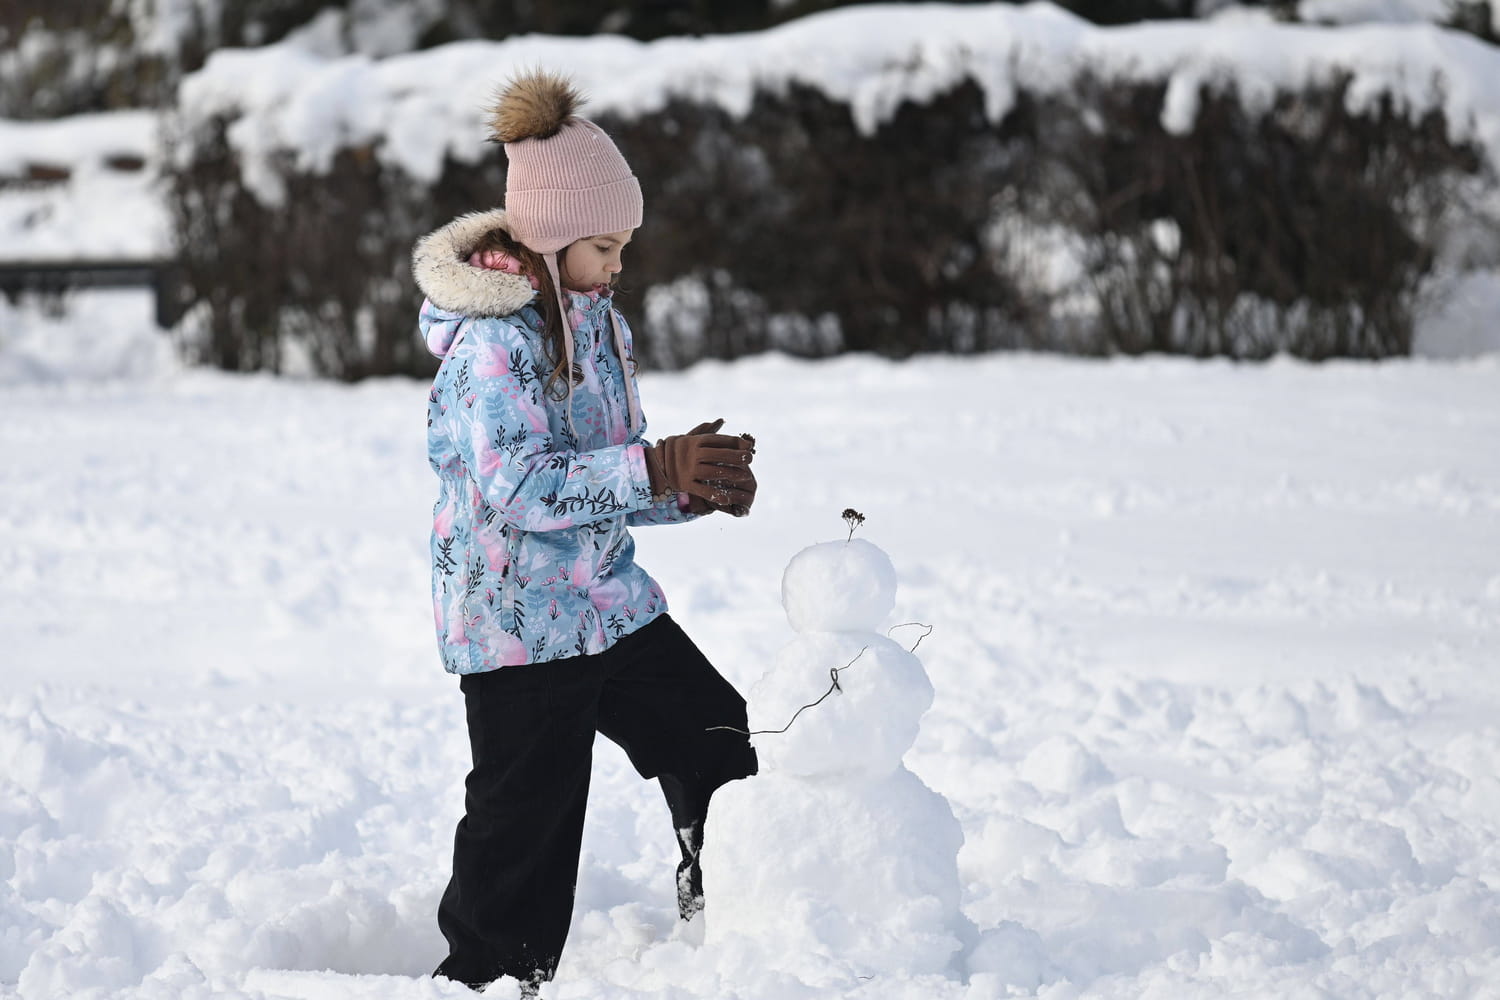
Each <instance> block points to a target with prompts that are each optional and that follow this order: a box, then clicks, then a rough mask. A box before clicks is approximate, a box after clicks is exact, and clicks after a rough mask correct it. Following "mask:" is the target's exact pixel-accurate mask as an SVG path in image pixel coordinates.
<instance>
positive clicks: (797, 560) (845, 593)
mask: <svg viewBox="0 0 1500 1000" xmlns="http://www.w3.org/2000/svg"><path fill="white" fill-rule="evenodd" d="M781 605H782V607H783V608H785V609H786V617H787V621H789V622H791V625H792V628H793V629H795V630H796V631H798V632H873V631H876V630H877V629H879V628H880V626H881V625H883V624H884V623H885V621H886V619H887V618H889V617H890V614H891V609H892V608H894V607H895V606H896V568H895V567H894V566H892V565H891V559H890V556H887V555H886V554H885V552H884V551H882V550H881V549H880V547H879V546H876V545H873V544H871V543H870V542H867V541H865V540H864V539H862V538H853V539H850V540H848V541H837V542H822V543H821V544H818V545H810V546H808V547H807V548H805V549H803V550H802V551H801V552H798V553H797V554H796V555H795V556H793V557H792V561H791V562H789V563H788V564H787V567H786V572H785V573H783V574H782V577H781Z"/></svg>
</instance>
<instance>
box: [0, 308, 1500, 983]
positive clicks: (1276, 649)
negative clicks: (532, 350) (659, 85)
mask: <svg viewBox="0 0 1500 1000" xmlns="http://www.w3.org/2000/svg"><path fill="white" fill-rule="evenodd" d="M629 308H630V307H629V306H628V305H627V310H628V309H629ZM91 326H92V324H85V323H78V324H75V325H73V326H71V327H68V326H64V327H60V328H58V329H57V330H55V331H54V334H53V335H55V336H56V337H57V338H58V345H57V351H58V353H59V354H60V355H61V356H64V357H66V356H68V354H69V352H75V351H77V350H78V347H79V345H83V344H86V343H89V342H90V341H86V340H85V339H84V338H94V337H95V334H94V331H93V329H91ZM68 337H75V338H77V340H76V341H69V342H64V341H65V338H68ZM127 353H131V354H132V356H135V357H142V356H145V357H150V356H152V353H153V352H152V351H150V350H147V351H145V352H144V354H142V353H141V350H140V348H139V345H136V346H135V347H134V348H131V351H130V352H127ZM0 357H3V352H0ZM138 367H139V368H141V369H144V373H137V374H136V375H134V376H132V377H131V378H130V379H128V380H117V381H104V380H97V379H91V380H79V379H76V378H74V379H60V380H59V379H52V378H48V377H46V375H47V372H48V369H46V368H45V366H44V365H42V363H41V362H40V361H38V362H36V363H35V364H34V365H33V368H32V369H28V371H23V372H16V371H11V372H10V373H9V377H8V378H4V379H0V457H3V461H0V636H3V645H0V677H3V684H4V687H3V689H0V762H3V764H0V996H4V997H19V998H24V1000H43V998H61V997H67V998H70V1000H78V998H104V997H132V998H152V1000H156V998H160V1000H168V998H170V1000H179V998H187V1000H194V998H206V997H243V998H255V1000H272V998H307V1000H324V998H334V997H338V998H341V1000H342V998H381V1000H386V998H390V1000H397V998H419V997H420V998H436V997H459V996H465V995H468V994H467V991H465V990H463V989H461V988H458V987H453V986H451V985H449V984H439V983H436V982H434V981H432V980H430V979H427V978H425V974H426V973H427V972H428V971H429V970H430V969H431V967H432V966H433V965H434V964H435V963H436V962H437V961H438V959H439V958H440V957H441V939H440V937H439V935H438V934H437V931H436V927H435V923H434V919H433V913H434V909H435V907H436V903H437V898H438V895H439V892H440V891H441V888H442V886H443V883H444V881H445V879H446V874H447V863H448V852H449V848H450V843H451V833H452V829H453V825H454V823H455V822H456V821H457V819H458V817H459V814H460V811H461V807H462V780H463V776H464V773H465V770H466V767H467V752H468V751H467V745H466V742H465V735H464V728H463V714H462V702H461V697H460V695H459V693H458V690H457V685H456V683H455V682H454V680H453V678H450V677H448V676H447V675H445V674H443V673H442V671H441V668H440V667H439V664H438V659H437V654H436V649H435V647H434V640H433V638H432V629H431V612H430V608H429V601H428V596H427V561H426V542H427V531H428V527H429V523H430V513H431V500H432V495H433V490H432V486H433V479H432V476H431V473H430V472H429V470H428V469H427V467H426V463H425V454H424V440H423V435H424V432H425V426H424V403H425V395H426V387H425V386H424V385H422V384H419V383H417V382H412V381H403V380H392V381H378V382H372V383H368V384H363V385H359V386H355V387H346V386H338V385H330V384H320V383H312V382H300V381H294V380H276V379H273V378H269V377H231V376H225V375H221V374H216V373H210V372H203V371H179V370H174V369H173V368H172V366H170V365H163V364H159V363H143V364H141V365H140V366H138ZM93 370H94V371H98V370H100V369H97V368H96V369H93ZM642 385H643V392H644V396H645V402H646V408H647V414H648V417H649V418H650V420H651V422H652V427H653V431H654V432H655V433H658V434H665V433H670V432H673V431H677V430H681V429H685V428H686V427H688V426H691V425H692V424H693V423H696V422H698V421H699V420H703V419H708V418H711V417H715V416H724V417H726V418H727V419H728V429H731V430H734V431H739V430H749V431H751V432H753V433H754V434H755V435H756V437H757V438H758V441H759V448H758V456H757V464H756V469H757V471H758V474H759V476H760V481H761V495H760V498H759V500H758V502H757V505H756V508H755V511H754V513H753V514H752V516H751V517H749V518H748V519H744V520H734V519H731V518H728V517H724V516H715V517H713V518H710V519H708V520H706V521H703V522H700V523H698V524H694V525H688V526H682V527H674V528H655V529H644V530H640V531H638V532H636V537H637V540H638V543H639V548H640V551H639V556H640V559H641V561H642V563H643V564H644V565H645V566H647V567H648V568H649V569H650V570H652V571H653V573H654V574H655V575H656V576H657V577H658V579H660V580H661V582H662V583H663V585H664V586H665V588H666V590H667V593H668V596H669V598H670V600H671V603H672V607H673V612H674V614H675V615H676V616H677V617H678V619H679V620H680V621H681V622H682V623H683V624H684V625H685V627H686V628H687V629H688V630H689V632H690V633H691V634H693V635H694V636H695V637H696V638H697V639H698V641H699V643H700V645H701V646H703V647H704V648H705V650H706V651H707V652H708V653H709V654H710V656H711V657H712V658H713V659H714V660H715V661H716V662H717V663H718V664H719V665H720V667H721V668H722V669H723V671H724V672H725V673H726V674H727V675H728V676H730V677H731V679H733V680H735V681H736V682H737V683H739V684H740V685H741V687H742V688H748V687H749V686H750V685H751V683H752V682H753V681H754V680H755V679H756V678H757V677H758V676H759V675H760V673H761V672H762V670H764V669H765V667H766V666H767V665H768V664H769V662H770V661H771V659H772V657H773V655H774V654H775V652H776V651H777V650H778V649H779V648H781V647H782V646H783V645H785V644H786V643H787V642H789V641H790V640H791V638H792V636H793V633H792V632H791V630H790V628H789V626H788V625H787V623H786V620H785V617H784V615H783V612H782V608H781V605H780V599H779V581H780V576H781V573H782V570H783V568H784V567H785V565H786V563H787V561H788V560H789V559H790V558H791V557H792V556H793V555H794V554H795V553H796V552H798V551H799V550H800V549H802V548H803V547H804V546H806V545H809V544H811V543H814V542H818V541H824V540H828V539H833V538H839V537H843V535H844V531H845V528H844V525H843V522H842V521H841V520H840V518H839V514H840V512H841V511H842V510H843V508H845V507H851V506H852V507H855V508H857V509H858V510H860V511H862V512H863V513H864V514H865V516H866V518H867V520H866V523H865V525H864V526H863V527H862V528H861V529H860V532H859V536H860V537H863V538H866V539H868V540H870V541H872V542H874V543H875V544H877V545H879V546H881V547H882V548H884V549H885V550H886V551H887V552H888V553H889V554H890V555H891V558H892V560H893V562H894V564H895V567H896V570H897V573H898V576H899V580H900V590H899V593H898V597H897V608H896V612H895V615H894V617H893V620H892V624H895V623H897V622H907V621H921V622H925V623H927V624H930V625H931V626H932V627H933V631H932V633H931V634H930V636H928V637H927V638H926V639H925V641H923V642H922V644H921V645H920V647H919V648H918V650H917V655H918V656H919V657H920V658H921V660H922V662H923V663H924V664H925V666H926V668H927V670H928V672H929V674H930V675H931V678H932V681H933V684H934V686H935V688H936V691H937V697H936V702H935V704H934V706H933V708H932V709H931V710H930V711H929V712H928V714H927V715H926V717H925V719H924V722H923V726H922V730H921V736H920V738H919V740H918V743H917V745H916V748H915V750H914V751H913V752H912V753H911V754H910V755H909V756H908V759H907V763H908V765H909V766H910V767H911V768H912V769H913V770H914V771H915V772H916V773H917V774H918V775H919V776H921V777H922V778H923V779H924V780H925V781H926V782H927V783H928V784H929V785H931V786H932V787H934V788H936V789H937V790H938V791H940V792H942V793H943V794H945V795H946V796H947V797H948V798H949V800H950V802H951V803H952V806H953V809H954V812H955V813H956V814H957V816H958V818H959V820H960V821H961V823H962V826H963V831H964V836H965V845H964V847H963V849H962V851H961V853H960V855H959V870H960V875H961V878H962V880H963V882H964V884H965V891H964V899H963V908H964V912H965V913H966V915H967V916H968V917H969V918H970V919H971V920H972V921H973V922H974V924H975V925H977V927H978V928H979V930H980V932H981V934H982V941H981V945H980V947H979V949H978V950H977V951H976V953H975V955H974V957H973V959H972V961H971V962H969V963H967V966H966V965H965V964H964V963H955V965H954V967H953V968H952V969H951V970H950V972H951V974H950V976H948V977H946V978H944V977H931V976H929V977H925V978H906V977H901V976H882V977H878V978H876V979H872V980H862V979H859V978H857V976H856V975H855V974H854V973H853V971H852V970H851V974H850V975H849V976H848V979H847V982H846V984H845V985H844V986H842V987H839V988H836V989H829V988H827V987H823V988H814V987H812V986H810V985H807V984H804V983H802V982H800V981H799V980H798V979H797V977H796V975H795V969H797V968H798V965H797V964H796V963H794V962H793V961H791V958H790V957H788V961H787V962H786V963H785V965H782V966H779V965H776V964H774V963H773V964H753V963H751V962H749V961H748V960H747V959H746V957H745V953H743V952H739V951H736V950H733V949H717V950H716V949H715V948H714V947H712V946H711V945H708V944H700V943H696V940H695V936H694V935H692V934H684V933H682V932H681V931H680V930H678V929H677V927H676V922H675V907H674V896H673V885H672V868H673V865H674V863H675V851H676V848H675V846H674V843H673V840H672V835H671V831H670V830H669V829H668V819H667V814H666V810H665V807H664V806H663V805H662V804H661V802H660V801H659V795H658V792H657V790H656V789H655V787H654V786H652V785H648V784H646V783H644V782H641V781H640V780H639V779H638V778H637V777H636V776H635V774H634V772H633V771H632V770H631V769H630V767H629V764H628V762H627V761H626V760H625V759H624V757H623V755H622V754H620V753H619V752H618V751H617V750H615V748H613V747H612V746H611V745H609V744H608V743H607V742H606V741H604V740H600V741H599V746H598V753H597V761H596V768H595V785H594V789H593V798H592V803H591V814H590V817H589V823H590V825H589V827H588V831H587V834H586V841H585V855H584V858H583V863H582V870H581V873H580V885H579V893H578V903H577V908H576V914H575V921H574V927H573V932H572V937H571V940H570V942H569V946H568V950H567V952H566V954H565V956H564V960H563V965H562V968H561V969H560V971H559V975H558V978H557V981H556V982H555V983H553V984H552V985H550V986H549V987H548V988H547V989H546V990H545V991H544V993H543V995H544V997H547V998H549V1000H573V998H578V1000H582V998H585V997H587V998H599V997H621V998H629V997H665V998H682V1000H686V998H698V997H704V998H708V997H712V998H745V1000H751V998H754V1000H762V998H764V1000H797V998H813V997H817V998H820V1000H821V998H824V997H850V998H871V1000H874V998H882V1000H885V998H899V1000H918V998H920V1000H992V998H998V997H1006V996H1037V997H1045V998H1048V1000H1070V998H1081V997H1090V998H1094V997H1098V998H1104V997H1109V998H1127V997H1131V998H1134V997H1164V998H1173V1000H1180V998H1196V997H1202V998H1221V997H1227V996H1251V997H1283V998H1303V997H1306V998H1314V997H1317V998H1340V1000H1343V998H1366V997H1368V998H1374V997H1389V998H1398V997H1399V998H1420V997H1444V998H1450V997H1451V998H1460V997H1461V998H1483V997H1490V998H1494V997H1500V985H1497V984H1500V726H1497V723H1496V719H1497V709H1500V448H1497V447H1496V442H1497V440H1500V358H1496V357H1490V358H1487V359H1478V360H1470V361H1459V362H1435V361H1424V360H1416V361H1403V362H1391V363H1385V364H1379V365H1375V364H1356V363H1336V364H1328V365H1322V366H1314V365H1307V364H1302V363H1294V362H1289V361H1277V362H1273V363H1270V364H1265V365H1243V366H1240V365H1234V364H1229V363H1221V362H1212V363H1201V362H1192V361H1186V360H1168V359H1159V358H1153V359H1144V360H1132V361H1117V362H1096V361H1080V360H1067V359H1061V358H1053V357H1039V356H1013V355H1011V356H1004V355H1002V356H989V357H983V358H965V359H953V358H933V359H922V360H917V361H912V362H907V363H903V364H895V363H890V362H885V361H879V360H874V359H870V358H858V357H847V358H843V359H840V360H836V361H832V362H825V363H818V364H813V363H802V362H796V361H792V360H789V359H786V358H781V357H764V358H758V359H753V360H748V361H744V362H740V363H736V364H733V365H719V364H710V365H702V366H700V367H697V368H695V369H693V370H691V371H689V372H686V373H681V374H670V375H667V374H647V375H646V376H645V377H644V378H643V382H642ZM912 632H913V630H910V629H906V630H900V631H898V632H897V633H896V636H897V637H905V638H906V639H907V640H911V639H914V638H915V636H914V635H913V634H912ZM809 686H810V698H809V700H811V698H812V697H816V695H817V694H820V693H821V691H822V688H823V687H826V677H825V678H816V677H815V678H810V679H809ZM816 723H817V720H816V715H815V714H814V713H808V714H807V715H805V716H804V717H803V721H802V722H801V723H799V724H808V725H816ZM763 739H774V737H763ZM735 835H736V831H735V830H734V829H720V830H714V829H713V828H710V837H711V838H712V837H715V836H717V837H721V838H732V837H734V836H735ZM755 850H756V851H757V854H758V856H759V857H760V858H762V859H763V860H764V863H765V864H767V865H775V864H776V863H777V858H778V845H777V844H776V843H764V844H761V845H757V846H756V848H755ZM708 905H709V911H708V914H707V916H708V919H710V920H712V917H713V913H714V912H715V911H716V910H726V909H728V908H734V907H753V906H756V905H758V903H757V901H756V900H753V899H732V898H715V897H712V896H711V897H710V899H709V903H708ZM807 946H808V949H809V950H810V951H817V950H819V949H820V948H821V949H825V950H832V949H831V946H830V945H829V943H828V942H823V941H816V940H812V941H808V942H807ZM828 961H829V962H831V963H833V964H835V965H836V963H837V961H838V955H837V953H836V951H834V952H833V953H832V954H831V955H830V956H828ZM493 992H494V993H495V995H501V996H505V995H510V994H507V993H506V992H505V991H503V990H497V991H493Z"/></svg>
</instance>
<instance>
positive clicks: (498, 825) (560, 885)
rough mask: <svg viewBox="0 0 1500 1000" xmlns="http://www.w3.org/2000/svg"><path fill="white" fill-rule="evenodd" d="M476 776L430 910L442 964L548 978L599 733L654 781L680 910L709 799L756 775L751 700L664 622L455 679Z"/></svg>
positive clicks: (469, 972)
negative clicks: (672, 846)
mask: <svg viewBox="0 0 1500 1000" xmlns="http://www.w3.org/2000/svg"><path fill="white" fill-rule="evenodd" d="M460 686H461V688H462V690H463V693H464V705H465V710H466V713H467V716H468V723H469V745H470V750H471V752H472V754H473V770H471V771H470V772H469V776H468V778H467V780H466V781H465V797H464V812H465V815H464V818H463V819H462V820H461V821H460V822H459V824H458V831H457V834H456V835H455V837H454V844H453V877H452V879H451V880H450V881H449V883H448V888H447V890H446V891H445V892H444V893H443V898H442V902H441V903H440V904H439V906H438V926H439V928H440V929H441V930H442V932H443V936H444V937H445V938H447V940H448V957H447V958H446V959H445V960H444V961H443V962H442V964H441V965H439V966H438V968H437V971H436V973H435V975H439V976H445V977H447V978H449V979H452V980H455V981H457V982H462V983H468V984H469V985H471V986H476V987H478V986H483V985H484V984H487V983H490V982H493V981H494V980H496V979H499V978H500V977H501V976H506V975H509V976H514V977H515V978H517V979H519V980H521V981H522V982H528V981H530V982H532V983H535V982H540V981H543V980H546V979H550V978H552V974H553V972H554V970H555V969H556V967H557V961H558V958H559V956H560V955H561V954H562V948H563V943H564V941H565V940H566V939H567V934H568V924H569V922H570V921H571V919H572V913H573V897H574V892H575V890H576V887H577V883H578V857H579V850H580V845H581V843H582V838H583V817H584V806H585V804H586V802H587V799H588V790H589V772H590V767H591V764H592V758H593V744H594V733H595V732H596V731H597V732H601V733H603V734H604V735H605V736H607V737H609V738H610V739H611V740H613V741H614V742H615V743H617V744H619V746H620V747H621V748H622V749H624V751H625V753H626V754H627V755H628V756H629V757H630V762H631V764H633V765H634V766H635V769H636V770H637V771H638V772H640V775H641V777H643V778H657V779H658V780H659V781H660V784H661V787H662V791H663V793H664V794H665V795H666V799H667V806H668V808H669V809H670V811H671V816H672V825H673V827H674V828H675V829H676V830H677V831H687V833H686V835H681V834H680V835H679V836H678V842H679V846H680V847H681V849H682V864H681V866H680V867H679V869H678V876H679V880H678V887H679V905H680V906H681V907H683V912H684V915H687V914H688V913H689V912H691V899H692V898H693V897H694V896H696V895H700V894H701V892H702V887H701V881H699V880H700V878H701V875H700V874H699V869H698V866H697V853H698V850H699V848H700V847H701V845H702V842H703V827H704V820H705V818H706V816H707V812H708V802H709V798H710V797H711V796H712V795H713V793H714V790H715V789H717V788H718V787H719V786H721V785H723V784H724V783H725V782H728V781H732V780H734V779H736V778H742V777H746V776H747V775H751V774H754V773H755V771H756V759H755V751H754V749H753V748H752V747H751V745H750V741H749V738H748V737H747V736H745V735H744V733H743V732H730V731H727V730H723V729H719V730H714V729H712V728H711V727H714V726H729V727H733V728H734V729H738V730H745V729H747V728H748V726H747V725H746V721H745V700H744V698H742V697H741V696H740V694H739V692H737V691H736V690H735V689H734V687H733V686H732V685H730V683H729V682H728V681H726V680H725V679H724V678H723V677H722V676H720V674H719V672H718V671H717V670H715V669H714V667H713V665H712V664H711V663H709V662H708V659H707V658H706V657H705V656H704V655H703V654H702V653H701V652H700V651H699V650H698V647H697V646H695V645H693V642H692V640H691V639H689V638H688V637H687V635H686V634H685V633H684V632H683V631H682V629H681V628H680V627H678V625H677V623H676V622H674V621H672V619H671V618H670V617H669V616H667V615H662V616H661V617H660V618H657V619H656V620H654V621H652V622H650V623H649V624H647V625H645V626H643V627H642V628H641V629H640V630H638V631H636V632H634V633H632V634H631V635H628V636H626V637H624V638H623V639H620V640H619V641H617V642H616V643H615V644H614V645H613V646H611V647H610V648H609V649H607V650H605V651H604V652H602V653H597V654H594V655H591V656H579V657H575V658H572V659H569V660H565V661H553V662H550V663H536V664H527V665H523V666H513V667H503V668H501V669H499V670H494V671H490V672H488V673H483V674H469V675H466V676H464V677H463V678H462V680H461V681H460Z"/></svg>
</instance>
